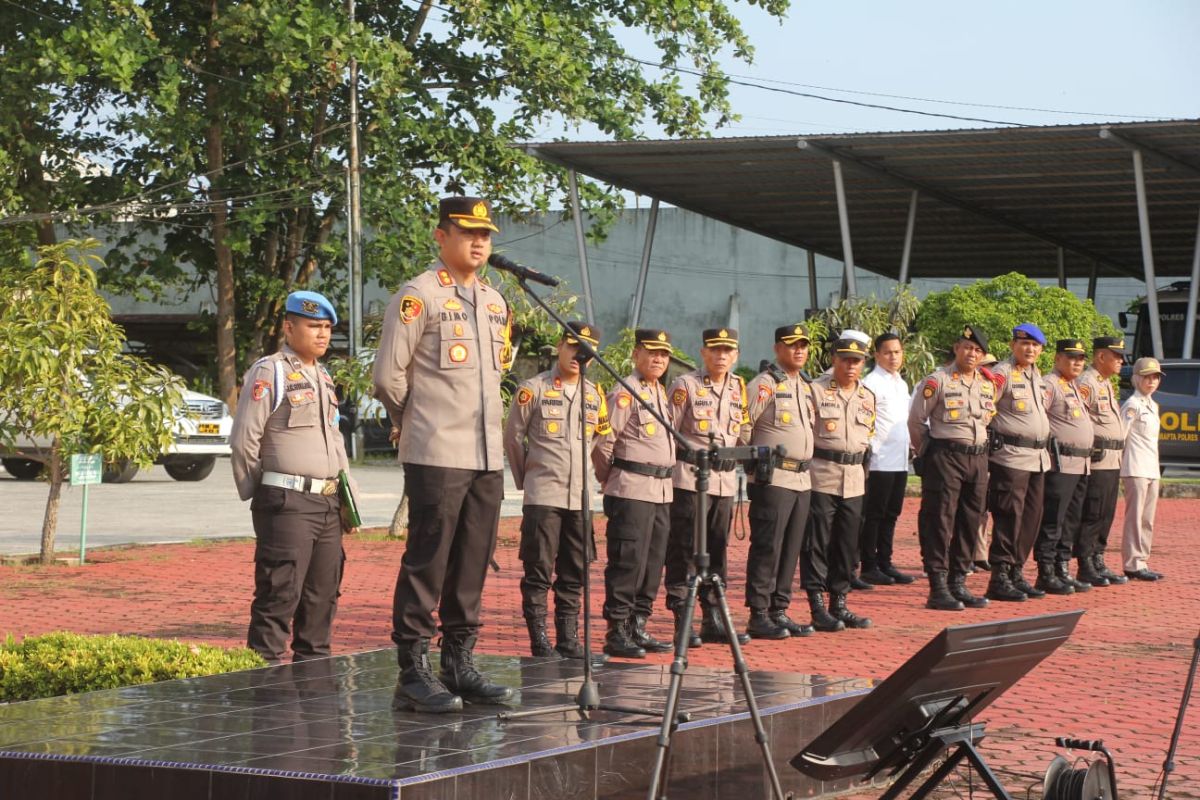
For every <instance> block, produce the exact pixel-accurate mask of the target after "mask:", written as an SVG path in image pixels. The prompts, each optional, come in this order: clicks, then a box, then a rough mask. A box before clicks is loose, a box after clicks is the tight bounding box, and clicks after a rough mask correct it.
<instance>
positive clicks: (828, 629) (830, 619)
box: [808, 592, 846, 633]
mask: <svg viewBox="0 0 1200 800" xmlns="http://www.w3.org/2000/svg"><path fill="white" fill-rule="evenodd" d="M808 610H809V611H810V612H812V626H813V628H814V629H815V630H818V631H821V632H822V633H834V632H835V631H844V630H845V629H846V623H844V622H842V621H841V620H840V619H838V618H837V617H835V616H833V614H830V613H829V611H828V610H826V608H825V593H824V592H809V593H808Z"/></svg>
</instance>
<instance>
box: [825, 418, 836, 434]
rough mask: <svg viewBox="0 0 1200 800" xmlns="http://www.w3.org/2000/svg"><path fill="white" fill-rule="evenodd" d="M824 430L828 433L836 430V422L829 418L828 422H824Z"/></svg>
mask: <svg viewBox="0 0 1200 800" xmlns="http://www.w3.org/2000/svg"><path fill="white" fill-rule="evenodd" d="M825 430H827V431H829V432H830V433H833V432H834V431H836V430H837V422H835V421H834V420H829V422H826V423H825Z"/></svg>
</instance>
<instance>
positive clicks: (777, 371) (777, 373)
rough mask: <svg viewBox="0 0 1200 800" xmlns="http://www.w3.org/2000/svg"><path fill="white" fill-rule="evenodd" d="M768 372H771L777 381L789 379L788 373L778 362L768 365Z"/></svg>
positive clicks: (782, 381)
mask: <svg viewBox="0 0 1200 800" xmlns="http://www.w3.org/2000/svg"><path fill="white" fill-rule="evenodd" d="M767 372H769V373H771V377H772V378H774V379H775V382H776V383H784V382H785V381H787V373H786V372H784V371H783V369H782V368H781V367H780V366H779V365H778V364H771V365H769V366H768V367H767Z"/></svg>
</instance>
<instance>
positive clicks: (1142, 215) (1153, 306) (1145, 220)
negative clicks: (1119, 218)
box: [1133, 150, 1163, 358]
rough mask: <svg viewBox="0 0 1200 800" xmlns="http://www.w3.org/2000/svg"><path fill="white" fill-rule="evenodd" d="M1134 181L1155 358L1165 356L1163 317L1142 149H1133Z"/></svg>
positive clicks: (1151, 339)
mask: <svg viewBox="0 0 1200 800" xmlns="http://www.w3.org/2000/svg"><path fill="white" fill-rule="evenodd" d="M1133 182H1134V185H1135V186H1136V188H1137V209H1138V229H1139V230H1140V231H1141V233H1142V270H1143V271H1144V273H1145V280H1146V305H1147V310H1148V311H1149V315H1150V342H1151V345H1152V347H1153V350H1154V357H1155V358H1162V357H1163V340H1162V319H1161V318H1160V317H1159V316H1158V284H1157V281H1156V279H1155V276H1154V248H1153V246H1152V245H1151V243H1150V208H1149V206H1148V204H1147V202H1146V170H1145V168H1144V167H1143V165H1142V151H1141V150H1134V151H1133Z"/></svg>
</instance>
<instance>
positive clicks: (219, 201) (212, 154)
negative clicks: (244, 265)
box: [204, 0, 238, 408]
mask: <svg viewBox="0 0 1200 800" xmlns="http://www.w3.org/2000/svg"><path fill="white" fill-rule="evenodd" d="M218 16H219V15H218V12H217V0H211V2H210V4H209V31H208V44H207V47H208V58H207V60H206V63H207V64H208V68H209V70H210V71H211V72H219V69H218V65H217V63H216V61H217V55H216V53H217V48H218V47H220V41H219V40H218V38H217V18H218ZM220 91H221V88H220V86H218V81H217V80H215V79H210V80H209V81H208V84H207V85H206V86H205V89H204V103H205V107H206V108H207V110H208V130H207V133H206V136H205V145H206V149H207V155H208V171H209V175H208V180H209V189H208V199H209V201H210V202H211V203H212V240H213V249H214V251H215V253H214V254H215V256H216V262H217V381H218V384H219V386H220V393H221V399H222V400H224V401H225V402H226V403H228V404H229V407H230V408H237V390H238V379H237V340H236V337H235V336H234V320H235V308H234V304H235V300H234V286H233V251H232V250H230V248H229V244H228V242H227V241H226V236H227V224H228V220H229V216H228V210H227V209H226V207H225V192H224V190H223V189H222V188H221V183H222V181H223V176H222V175H221V172H222V170H224V168H225V132H224V128H223V127H222V124H221V109H220Z"/></svg>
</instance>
